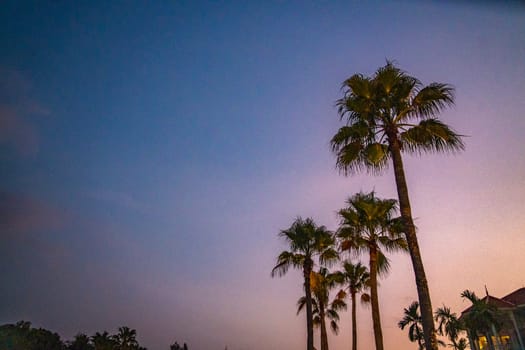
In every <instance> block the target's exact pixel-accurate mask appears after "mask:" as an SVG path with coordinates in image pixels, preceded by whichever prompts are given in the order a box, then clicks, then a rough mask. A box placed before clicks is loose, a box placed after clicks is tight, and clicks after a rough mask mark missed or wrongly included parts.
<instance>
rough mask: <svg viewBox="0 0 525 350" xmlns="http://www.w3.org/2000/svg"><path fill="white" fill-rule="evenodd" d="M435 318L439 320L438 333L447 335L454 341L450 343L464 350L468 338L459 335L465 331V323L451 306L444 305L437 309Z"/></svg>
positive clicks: (455, 347) (456, 348)
mask: <svg viewBox="0 0 525 350" xmlns="http://www.w3.org/2000/svg"><path fill="white" fill-rule="evenodd" d="M435 320H436V322H438V327H437V332H438V334H439V335H442V336H443V335H444V336H447V337H448V339H450V341H451V342H452V343H451V344H450V345H451V347H452V348H453V349H454V350H463V349H464V346H465V345H466V339H465V338H460V337H459V334H460V333H461V332H462V331H463V325H462V322H461V321H460V320H459V318H458V316H457V315H456V314H455V313H453V312H452V311H450V308H449V307H447V306H445V305H443V307H439V308H437V309H436V312H435Z"/></svg>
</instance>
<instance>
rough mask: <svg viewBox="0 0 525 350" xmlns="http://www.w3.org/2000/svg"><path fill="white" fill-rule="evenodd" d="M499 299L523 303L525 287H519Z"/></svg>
mask: <svg viewBox="0 0 525 350" xmlns="http://www.w3.org/2000/svg"><path fill="white" fill-rule="evenodd" d="M501 300H504V301H507V302H509V303H512V304H514V305H525V288H520V289H518V290H515V291H514V292H512V293H510V294H509V295H506V296H504V297H503V298H501Z"/></svg>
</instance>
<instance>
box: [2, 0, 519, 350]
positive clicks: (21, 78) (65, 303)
mask: <svg viewBox="0 0 525 350" xmlns="http://www.w3.org/2000/svg"><path fill="white" fill-rule="evenodd" d="M469 3H471V2H468V1H465V2H462V1H420V2H419V1H418V2H412V1H390V2H387V3H384V2H379V1H378V2H376V1H370V2H361V1H316V2H310V1H248V2H240V1H239V2H237V1H213V2H206V1H135V2H132V1H100V2H93V1H69V2H68V1H57V2H49V3H46V2H32V1H27V2H24V1H7V2H3V3H2V5H0V45H1V46H0V48H1V55H0V177H1V178H0V275H1V276H2V282H1V283H0V324H4V323H14V322H17V321H19V320H28V321H31V322H32V323H33V325H34V326H37V327H44V328H47V329H50V330H53V331H56V332H59V333H60V334H61V335H62V336H63V338H65V339H71V338H72V337H73V336H74V335H75V334H76V333H78V332H80V331H81V332H84V333H87V334H93V333H94V332H95V331H101V330H108V331H109V332H116V330H117V328H118V327H119V326H122V325H127V326H129V327H131V328H135V329H137V331H138V336H139V341H140V343H141V345H143V346H146V347H148V349H150V350H162V349H168V348H169V344H171V343H172V342H173V341H175V340H176V341H178V342H179V343H182V342H187V343H188V346H189V348H190V349H192V350H199V349H202V350H207V349H209V350H212V349H220V350H222V349H224V347H225V346H228V349H229V350H263V349H264V350H267V349H290V350H302V349H304V348H305V347H306V327H305V324H306V321H305V316H304V314H301V315H299V316H297V315H296V301H297V299H298V298H299V297H300V296H301V294H302V281H301V275H300V273H299V272H296V271H290V272H289V273H288V274H287V275H286V276H284V277H283V278H273V279H272V278H271V277H270V271H271V269H272V267H273V266H274V264H275V259H276V256H277V255H278V253H279V252H280V251H282V250H284V249H286V248H287V247H286V245H285V242H283V241H282V240H280V239H279V238H278V236H277V234H278V233H279V230H281V229H285V228H287V227H289V226H290V224H291V223H292V221H293V220H294V218H295V217H297V216H299V215H300V216H303V217H309V216H310V217H312V218H313V219H314V220H315V221H316V222H317V223H318V224H322V225H326V226H327V227H328V228H329V229H336V227H337V223H338V220H337V217H336V215H335V212H336V211H337V210H338V209H340V208H341V207H343V206H344V202H345V200H346V198H348V197H349V196H350V195H352V194H354V193H356V192H359V191H361V190H362V191H370V190H375V191H376V193H377V195H378V196H380V197H384V198H395V197H396V196H397V195H396V192H395V186H394V178H393V174H392V173H391V172H390V171H387V172H386V173H385V174H384V175H382V176H377V177H372V176H367V175H366V174H362V175H358V176H354V177H348V178H345V177H343V176H341V175H339V174H338V172H337V171H336V169H335V159H334V157H333V155H332V154H331V153H330V149H329V140H330V138H331V136H332V135H333V134H334V133H335V132H336V131H337V129H338V127H340V126H341V123H340V122H339V119H338V115H337V111H336V109H335V107H334V102H335V100H337V99H338V98H340V97H341V90H340V87H341V83H342V81H343V80H344V79H346V78H348V77H349V76H351V75H352V74H355V73H363V74H366V75H370V74H372V73H373V72H374V71H375V70H376V69H377V68H378V67H379V66H382V65H384V64H385V62H386V59H390V60H395V62H396V63H397V64H398V65H399V66H400V67H401V68H402V69H404V70H405V71H407V72H408V73H409V74H411V75H414V76H416V77H418V78H419V79H420V80H421V81H422V82H423V83H424V84H428V83H431V82H434V81H436V82H445V83H450V84H452V85H454V86H455V88H456V105H455V107H453V108H451V109H448V110H446V111H445V112H444V113H443V114H442V115H441V118H442V120H444V121H445V122H446V123H448V124H450V125H451V126H452V127H453V128H454V129H455V130H456V131H457V132H459V133H461V134H463V135H466V136H465V139H464V141H465V144H466V151H465V152H462V153H461V154H458V155H455V156H451V155H439V154H438V155H424V156H422V157H413V158H410V157H407V158H406V160H405V167H406V173H407V179H408V185H409V191H410V196H411V200H412V210H413V214H414V217H415V218H416V221H415V222H416V225H417V227H418V234H419V240H420V246H421V250H422V254H423V260H424V263H425V268H426V272H427V277H428V279H429V285H430V290H431V295H432V300H433V306H434V308H436V307H438V306H441V305H442V304H443V303H445V304H446V305H447V306H450V307H451V308H452V309H453V311H455V312H458V313H459V312H461V310H463V309H464V308H466V307H467V306H468V305H469V304H468V303H467V302H463V301H462V300H461V298H460V296H459V295H460V293H461V292H462V291H463V290H465V289H471V290H473V291H475V292H476V293H477V294H478V295H480V296H483V295H484V288H485V287H484V286H485V285H486V286H487V288H488V290H489V292H490V293H491V294H492V295H494V296H497V297H501V296H504V295H506V294H508V293H510V292H512V291H514V290H515V289H517V288H520V287H524V286H525V274H524V271H525V254H524V251H525V214H524V213H525V200H524V198H525V153H524V152H525V136H524V135H525V5H523V2H508V1H507V2H496V1H495V2H489V1H484V2H480V4H478V5H469ZM500 3H501V4H500ZM413 300H416V288H415V283H414V278H413V272H412V267H411V264H410V259H409V257H408V256H407V255H401V254H397V255H394V256H392V270H391V273H390V274H389V276H388V277H387V278H386V279H384V280H382V281H381V285H380V306H381V315H382V324H383V334H384V342H385V347H386V348H387V349H401V348H403V349H416V348H417V346H416V345H415V344H412V343H410V342H409V341H408V337H407V333H406V331H401V330H399V329H398V328H397V322H398V321H399V319H400V318H401V317H402V313H403V308H405V307H407V306H408V305H409V304H410V303H411V302H412V301H413ZM358 311H359V313H358V320H359V325H358V327H359V336H360V338H359V343H360V345H361V347H360V349H362V350H372V349H373V348H374V343H373V335H372V326H371V317H370V309H368V308H363V307H361V306H360V307H359V310H358ZM340 326H341V332H340V335H338V336H334V335H332V334H330V338H329V342H330V348H331V349H332V350H347V349H349V348H350V344H351V343H350V338H351V337H350V332H351V324H350V314H349V313H343V314H342V321H341V325H340ZM315 336H316V341H317V340H318V333H316V335H315Z"/></svg>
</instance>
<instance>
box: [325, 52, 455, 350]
mask: <svg viewBox="0 0 525 350" xmlns="http://www.w3.org/2000/svg"><path fill="white" fill-rule="evenodd" d="M343 90H344V96H343V98H341V99H339V100H338V101H337V106H338V111H339V115H340V118H341V119H345V120H346V125H345V126H343V127H341V128H340V129H339V131H338V132H337V133H336V134H335V135H334V137H333V138H332V140H331V146H332V151H333V152H334V153H335V155H336V157H337V167H338V168H339V169H340V170H341V171H342V172H343V173H344V174H345V175H348V174H352V173H354V172H357V171H361V170H368V171H369V172H371V173H380V172H381V171H382V170H383V169H384V168H386V167H387V165H388V159H389V158H391V159H392V164H393V167H394V176H395V181H396V187H397V193H398V199H399V205H400V211H401V217H402V218H403V220H404V222H405V225H406V232H405V234H406V239H407V242H408V247H409V251H410V257H411V260H412V266H413V268H414V274H415V280H416V286H417V292H418V298H419V304H420V307H421V314H422V321H423V331H424V337H425V340H426V344H427V346H426V348H427V349H428V350H437V338H436V331H435V328H434V320H433V313H432V304H431V301H430V292H429V289H428V283H427V278H426V275H425V270H424V267H423V260H422V258H421V253H420V251H419V244H418V241H417V236H416V229H415V226H414V222H413V219H412V210H411V207H410V200H409V195H408V186H407V183H406V179H405V170H404V167H403V159H402V156H401V153H402V152H406V153H409V154H421V153H427V152H428V153H433V152H456V151H460V150H462V149H463V148H464V145H463V142H462V141H461V135H459V134H457V133H456V132H454V131H453V130H452V129H451V128H450V127H449V126H447V125H446V124H444V123H443V122H441V121H440V120H439V119H437V115H438V114H439V113H440V112H441V111H442V110H443V109H445V108H446V107H448V106H451V105H453V104H454V89H453V88H452V87H451V86H450V85H447V84H441V83H431V84H430V85H427V86H423V85H422V84H421V82H420V81H419V80H418V79H417V78H415V77H412V76H409V75H408V74H407V73H405V72H403V71H402V70H400V69H399V68H397V67H396V66H395V65H394V64H393V63H392V62H387V64H386V65H385V66H384V67H381V68H379V69H378V70H377V71H376V72H375V74H374V75H373V76H371V77H365V76H363V75H361V74H355V75H353V76H351V77H350V78H348V79H347V80H345V81H344V83H343Z"/></svg>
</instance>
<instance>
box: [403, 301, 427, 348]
mask: <svg viewBox="0 0 525 350" xmlns="http://www.w3.org/2000/svg"><path fill="white" fill-rule="evenodd" d="M418 309H419V303H418V302H417V301H414V302H412V304H410V306H409V307H408V308H405V309H404V310H403V311H404V316H403V318H402V319H401V321H399V323H398V324H397V325H398V327H399V328H401V329H405V327H407V326H408V327H409V328H408V339H409V340H410V341H411V342H417V344H418V346H419V350H422V349H424V343H425V340H424V339H423V328H422V327H421V315H420V314H419V311H418Z"/></svg>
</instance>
